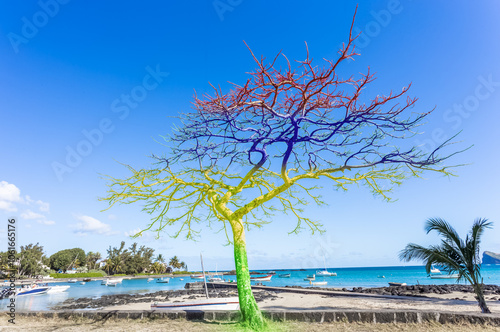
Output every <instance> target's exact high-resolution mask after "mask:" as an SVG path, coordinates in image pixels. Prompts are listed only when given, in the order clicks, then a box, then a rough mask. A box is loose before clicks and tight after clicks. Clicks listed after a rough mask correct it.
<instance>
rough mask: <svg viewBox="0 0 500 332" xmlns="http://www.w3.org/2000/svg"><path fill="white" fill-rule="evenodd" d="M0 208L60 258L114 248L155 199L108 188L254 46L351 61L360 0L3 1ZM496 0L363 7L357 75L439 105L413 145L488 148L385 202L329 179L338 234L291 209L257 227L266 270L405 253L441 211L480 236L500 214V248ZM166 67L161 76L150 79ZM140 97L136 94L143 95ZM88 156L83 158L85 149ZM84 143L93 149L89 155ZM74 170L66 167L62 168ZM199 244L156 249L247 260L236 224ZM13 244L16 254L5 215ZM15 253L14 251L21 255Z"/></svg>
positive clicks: (425, 106) (0, 237)
mask: <svg viewBox="0 0 500 332" xmlns="http://www.w3.org/2000/svg"><path fill="white" fill-rule="evenodd" d="M0 6H1V7H3V8H1V10H0V34H1V36H2V38H0V48H1V50H2V51H1V53H0V57H1V61H0V72H1V76H0V77H1V78H0V151H1V157H0V160H1V162H0V220H2V219H3V220H4V223H5V225H6V220H7V218H8V217H9V216H16V217H17V218H18V219H19V236H18V237H19V243H20V244H21V245H23V244H27V243H36V242H40V244H42V245H43V246H44V248H45V250H46V252H47V254H49V255H50V254H52V253H54V252H56V251H58V250H61V249H66V248H72V247H81V248H83V249H84V250H85V251H90V250H92V251H100V252H101V253H103V254H105V250H106V248H107V247H108V246H109V245H112V246H117V245H119V243H120V241H122V240H126V241H127V243H128V244H131V243H132V242H133V241H134V240H131V239H128V238H127V236H128V235H130V234H133V233H134V232H136V231H137V230H139V229H141V227H144V226H145V225H146V224H147V223H148V220H149V218H148V215H145V214H144V213H142V212H141V207H140V206H120V207H116V208H113V209H111V210H108V211H105V212H101V211H102V210H103V209H104V208H105V207H106V205H105V203H104V202H100V201H98V198H99V197H102V196H104V195H105V193H106V185H105V184H106V182H105V181H104V180H103V179H102V178H101V177H100V174H109V175H113V176H115V177H123V176H125V175H126V174H127V172H126V169H125V168H124V167H123V166H121V165H120V164H119V163H120V162H121V163H127V164H130V165H132V166H135V167H137V168H140V167H147V166H149V164H150V162H151V160H150V159H149V157H148V156H149V155H151V154H152V153H158V154H161V152H162V151H163V147H162V146H161V145H160V144H158V143H157V141H158V140H160V135H165V134H168V133H169V132H171V128H172V126H173V124H174V123H175V121H176V120H175V119H174V118H172V116H175V115H176V114H178V113H179V112H188V111H189V110H190V107H191V101H192V96H193V92H194V90H196V91H197V92H198V94H201V93H203V92H208V91H210V86H209V84H208V83H209V82H211V83H213V84H220V85H221V86H222V88H227V87H228V84H227V83H226V82H227V81H232V82H236V83H238V82H244V81H245V80H246V77H247V75H246V72H249V71H252V70H253V69H254V66H255V65H254V63H253V60H252V58H251V56H250V54H249V52H248V50H247V48H246V46H245V45H244V43H243V41H246V42H247V43H248V44H249V45H250V47H251V48H252V50H253V51H254V53H255V54H257V55H264V56H266V57H268V58H271V57H273V56H275V55H276V53H277V52H279V51H280V50H282V51H283V53H284V54H286V55H287V57H289V58H291V59H303V58H304V57H305V47H304V42H305V41H307V43H308V46H309V51H310V53H311V55H312V57H313V58H314V59H316V63H317V64H318V65H321V64H322V62H321V59H322V58H328V59H332V58H334V57H335V55H336V52H337V50H338V48H339V46H340V44H341V43H342V42H343V41H345V38H346V37H347V33H348V29H349V26H350V22H351V20H352V15H353V13H354V9H355V6H356V2H354V1H343V2H339V1H335V2H334V1H310V2H308V3H307V4H306V3H305V2H300V1H286V2H285V1H276V2H269V1H267V2H265V1H244V0H241V1H237V0H234V1H228V0H220V1H199V2H197V3H193V2H180V1H176V2H161V1H146V2H140V3H137V2H132V1H121V2H120V3H119V4H118V2H114V3H108V2H106V3H100V2H97V1H95V2H90V3H89V2H82V1H76V0H73V1H68V0H64V1H63V0H59V1H56V0H41V1H40V2H38V1H22V2H15V3H13V2H9V4H8V5H7V3H6V2H2V3H1V4H0ZM499 9H500V4H498V2H497V1H493V0H491V1H481V2H475V3H472V2H468V1H456V2H454V3H453V4H452V5H451V4H448V3H446V2H434V1H409V0H400V1H360V2H359V9H358V15H357V17H356V22H355V32H361V33H362V34H361V36H360V38H359V39H358V42H357V47H358V50H359V51H360V53H361V56H360V57H357V58H356V61H351V62H349V63H345V64H344V65H343V66H342V68H341V72H342V73H343V74H345V75H350V74H352V73H358V72H365V71H366V68H367V67H368V66H370V68H371V70H372V71H374V72H376V73H377V77H378V79H377V80H376V81H375V82H374V83H373V84H372V85H371V87H369V88H368V89H367V92H368V93H369V94H370V93H375V94H376V93H384V92H385V93H387V92H389V91H390V90H391V89H393V90H395V91H398V90H399V89H401V88H402V87H403V86H404V85H407V84H408V83H410V82H412V83H413V85H412V88H411V90H410V95H412V96H416V97H418V98H419V101H418V103H417V109H418V110H422V111H426V110H430V109H432V108H435V111H434V112H433V113H432V114H431V115H430V116H429V117H428V118H427V122H426V124H425V126H423V127H421V128H420V129H421V132H422V135H420V136H419V137H418V138H414V139H412V140H413V141H412V142H410V143H414V144H423V145H424V149H425V148H429V147H431V146H432V145H435V144H438V143H440V142H441V141H442V140H443V139H444V138H446V137H451V136H452V135H454V134H455V133H457V132H459V131H461V134H460V136H459V138H458V140H460V141H461V143H460V144H459V145H458V146H457V147H466V146H469V145H474V146H473V148H471V149H470V150H468V151H467V152H464V153H462V154H460V155H458V156H456V157H455V158H453V159H452V160H451V161H450V162H451V163H453V164H468V165H467V166H465V167H462V168H459V169H457V170H456V174H457V175H458V177H451V178H445V177H441V176H438V175H435V174H427V175H426V176H425V179H423V180H419V179H412V180H410V181H407V182H405V183H404V184H403V185H402V186H401V187H399V188H396V189H395V191H394V194H393V197H394V198H397V199H398V201H396V202H394V203H386V202H384V201H383V200H381V199H380V198H375V197H373V196H372V195H371V194H370V193H369V192H368V191H367V190H366V189H365V188H363V187H359V188H356V187H352V188H351V190H350V191H349V192H347V193H342V192H336V191H333V190H331V189H330V188H328V187H325V189H324V191H323V195H324V197H325V198H326V200H327V201H328V203H329V206H327V207H320V208H317V207H314V206H311V207H309V208H307V209H306V212H307V214H308V215H309V216H311V217H312V218H314V219H317V220H320V221H322V222H323V224H324V225H325V228H326V233H325V234H324V235H321V236H317V235H315V236H311V235H310V234H309V233H307V232H303V233H301V234H300V235H288V234H287V232H288V231H290V230H292V229H293V225H291V224H289V221H288V219H287V218H286V217H281V216H276V218H275V219H274V220H273V223H272V224H270V225H267V226H265V227H264V228H263V229H261V230H252V231H251V232H249V233H248V234H247V240H248V251H249V262H250V267H251V268H254V269H261V268H285V267H292V268H300V267H316V266H321V265H322V264H323V258H322V256H323V253H325V256H326V257H327V264H328V265H329V266H332V267H347V266H382V265H399V264H402V263H400V262H399V260H398V258H397V253H398V251H399V250H401V249H402V248H403V247H404V246H405V245H406V244H407V243H408V242H416V243H420V244H431V243H434V242H436V238H435V237H434V236H430V235H425V233H424V231H423V224H424V221H425V220H426V219H427V218H429V217H436V216H437V217H442V218H445V219H447V220H448V221H450V222H452V223H453V225H454V226H455V227H456V228H457V230H458V231H459V232H460V233H461V234H464V233H465V231H466V230H467V229H468V227H470V225H471V224H472V221H473V220H474V219H475V218H477V217H485V218H488V219H490V220H492V221H494V222H496V223H497V225H496V226H495V228H494V229H492V230H490V231H489V232H488V233H487V234H485V236H484V242H483V249H484V250H491V251H496V252H500V240H499V239H500V236H499V234H500V231H499V230H500V228H499V227H500V224H499V223H500V212H499V211H498V208H497V206H498V201H499V198H500V195H499V189H498V188H500V180H499V178H498V176H496V174H497V170H498V164H499V157H498V146H499V145H498V143H499V141H500V134H499V131H498V130H497V126H498V123H499V120H500V116H499V112H498V107H499V105H500V66H499V62H498V59H499V58H500V46H499V45H498V42H497V40H498V36H499V33H500V26H499V25H498V23H497V13H498V12H499ZM148 75H149V76H148ZM131 94H132V95H134V96H135V97H136V99H137V100H138V101H137V102H134V101H131V100H127V95H131ZM75 151H76V152H77V153H79V156H76V155H75ZM78 151H79V152H78ZM61 165H65V167H62V166H61ZM201 227H202V229H203V232H202V234H201V237H200V239H199V241H198V242H192V241H185V240H184V239H172V238H171V237H169V236H168V235H167V234H164V235H163V236H162V237H161V239H159V240H155V239H154V235H153V234H150V235H145V236H144V237H143V238H141V239H138V240H137V241H138V242H139V243H141V244H142V243H143V244H146V245H148V246H151V247H153V248H155V249H157V253H162V254H164V255H166V256H168V257H171V256H173V255H178V256H179V257H180V258H181V259H182V260H184V261H186V263H187V264H188V266H190V268H193V269H195V268H199V261H198V257H199V253H200V252H203V253H204V257H205V259H206V260H207V265H208V266H211V265H212V266H214V265H215V263H217V264H218V267H219V269H232V268H233V266H234V263H233V261H232V249H231V247H227V246H223V244H224V236H223V235H222V234H215V233H214V230H211V229H209V228H206V227H203V226H201ZM1 228H2V231H1V233H0V245H2V246H3V247H4V249H5V248H6V244H5V240H6V239H5V237H6V235H5V231H4V230H3V228H6V227H1ZM4 249H1V250H4Z"/></svg>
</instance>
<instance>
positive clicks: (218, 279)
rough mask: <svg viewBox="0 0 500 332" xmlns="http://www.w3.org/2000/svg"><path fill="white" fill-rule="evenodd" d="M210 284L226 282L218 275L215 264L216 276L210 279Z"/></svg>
mask: <svg viewBox="0 0 500 332" xmlns="http://www.w3.org/2000/svg"><path fill="white" fill-rule="evenodd" d="M208 282H224V280H222V278H221V277H219V276H218V275H217V264H215V274H214V275H213V276H212V277H210V278H208Z"/></svg>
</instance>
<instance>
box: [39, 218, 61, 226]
mask: <svg viewBox="0 0 500 332" xmlns="http://www.w3.org/2000/svg"><path fill="white" fill-rule="evenodd" d="M36 222H37V223H39V224H43V225H54V224H55V223H56V222H55V221H53V220H47V219H40V220H37V221H36Z"/></svg>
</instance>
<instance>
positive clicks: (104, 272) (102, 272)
mask: <svg viewBox="0 0 500 332" xmlns="http://www.w3.org/2000/svg"><path fill="white" fill-rule="evenodd" d="M88 273H99V274H100V275H102V276H103V277H105V276H107V275H108V274H107V273H106V271H104V270H90V271H89V272H88Z"/></svg>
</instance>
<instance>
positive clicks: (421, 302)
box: [104, 291, 500, 315]
mask: <svg viewBox="0 0 500 332" xmlns="http://www.w3.org/2000/svg"><path fill="white" fill-rule="evenodd" d="M258 292H259V291H254V293H256V294H257V293H258ZM274 295H275V297H272V298H268V299H265V300H264V301H261V302H259V307H260V308H261V309H262V310H335V309H411V310H422V311H451V312H463V313H475V314H477V313H480V310H479V307H478V305H477V301H476V300H475V299H474V296H473V295H472V294H470V293H460V292H453V293H450V294H426V296H427V297H403V296H401V297H397V298H379V297H369V296H366V297H364V296H359V297H358V296H356V297H352V296H324V295H317V294H296V293H276V294H274ZM187 297H188V296H181V297H177V298H174V299H172V301H171V302H173V301H192V300H188V299H187ZM196 297H197V298H200V299H202V298H204V297H203V295H196ZM457 298H458V299H459V300H457ZM491 298H498V296H487V297H486V300H487V304H488V306H489V308H490V310H491V312H492V313H496V314H498V315H500V301H498V300H489V299H491ZM150 305H151V302H148V303H130V304H125V305H116V306H109V307H105V308H104V310H150V309H151V308H150Z"/></svg>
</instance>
